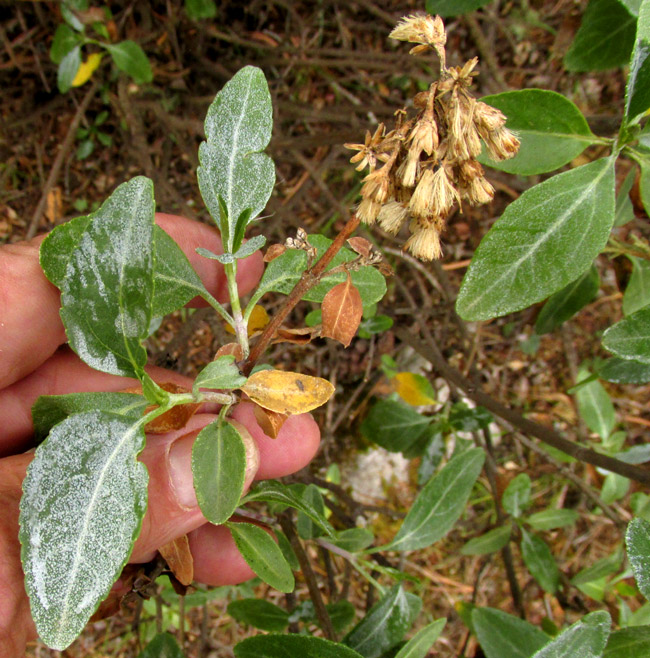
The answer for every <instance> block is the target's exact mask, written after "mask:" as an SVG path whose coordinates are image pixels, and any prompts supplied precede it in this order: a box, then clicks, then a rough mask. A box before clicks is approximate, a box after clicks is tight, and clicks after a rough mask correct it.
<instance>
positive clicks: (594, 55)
mask: <svg viewBox="0 0 650 658" xmlns="http://www.w3.org/2000/svg"><path fill="white" fill-rule="evenodd" d="M635 32H636V18H635V17H634V16H632V14H630V13H629V12H628V11H627V9H626V8H625V7H624V6H623V5H622V4H621V3H620V2H618V0H589V4H588V5H587V9H586V10H585V13H584V14H583V16H582V23H581V25H580V29H579V30H578V33H577V34H576V36H575V39H574V40H573V43H572V44H571V47H570V48H569V51H568V52H567V54H566V55H565V56H564V66H565V68H566V69H567V71H573V72H580V71H602V70H605V69H612V68H616V67H617V66H623V65H625V64H627V62H628V60H629V59H630V53H631V52H632V48H633V46H634V36H635Z"/></svg>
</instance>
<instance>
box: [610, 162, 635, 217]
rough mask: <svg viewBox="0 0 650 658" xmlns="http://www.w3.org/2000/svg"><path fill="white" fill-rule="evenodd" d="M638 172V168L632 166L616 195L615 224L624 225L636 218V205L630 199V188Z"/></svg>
mask: <svg viewBox="0 0 650 658" xmlns="http://www.w3.org/2000/svg"><path fill="white" fill-rule="evenodd" d="M636 172H637V168H636V167H632V168H631V169H630V171H629V172H628V174H627V176H626V177H625V179H624V180H623V182H622V183H621V187H620V188H619V190H618V194H617V195H616V213H615V217H614V226H623V225H624V224H627V223H628V222H631V221H632V220H633V219H634V206H633V205H632V200H631V199H630V190H631V189H632V186H633V185H634V179H635V178H636Z"/></svg>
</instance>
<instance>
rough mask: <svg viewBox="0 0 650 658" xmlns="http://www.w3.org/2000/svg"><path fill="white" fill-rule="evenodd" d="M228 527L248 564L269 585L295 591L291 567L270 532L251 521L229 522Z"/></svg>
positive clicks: (286, 590) (285, 590) (282, 590)
mask: <svg viewBox="0 0 650 658" xmlns="http://www.w3.org/2000/svg"><path fill="white" fill-rule="evenodd" d="M228 529H229V530H230V532H231V533H232V536H233V539H234V540H235V545H236V546H237V550H239V552H240V553H241V554H242V557H243V558H244V560H246V563H247V564H248V566H249V567H250V568H251V569H252V570H253V571H254V572H255V573H256V574H257V575H258V576H259V577H260V578H261V579H262V580H263V581H264V582H265V583H266V584H267V585H270V586H271V587H274V588H275V589H277V590H278V591H280V592H292V591H293V588H294V587H295V581H294V578H293V573H292V571H291V567H290V566H289V564H288V562H287V561H286V560H285V559H284V555H282V551H281V550H280V549H279V548H278V545H277V544H276V543H275V542H274V541H273V539H271V537H270V536H269V534H268V532H266V531H265V530H262V528H260V527H258V526H256V525H253V524H251V523H228Z"/></svg>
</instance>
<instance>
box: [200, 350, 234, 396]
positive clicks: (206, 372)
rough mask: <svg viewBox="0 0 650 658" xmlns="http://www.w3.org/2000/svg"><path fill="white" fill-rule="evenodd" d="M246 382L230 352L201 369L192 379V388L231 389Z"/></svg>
mask: <svg viewBox="0 0 650 658" xmlns="http://www.w3.org/2000/svg"><path fill="white" fill-rule="evenodd" d="M245 382H246V377H244V376H243V375H241V374H240V373H239V368H238V367H237V366H236V365H235V357H234V356H233V355H231V354H225V355H224V356H220V357H218V358H217V359H215V360H214V361H212V362H210V363H208V365H207V366H206V367H205V368H203V370H201V372H200V373H199V374H198V376H197V378H196V379H195V380H194V385H193V389H194V391H195V392H196V391H198V390H199V389H200V388H212V389H216V388H219V389H232V388H240V387H241V386H243V385H244V384H245Z"/></svg>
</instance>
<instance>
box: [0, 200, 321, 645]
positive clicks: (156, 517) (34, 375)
mask: <svg viewBox="0 0 650 658" xmlns="http://www.w3.org/2000/svg"><path fill="white" fill-rule="evenodd" d="M156 223H157V224H158V225H159V226H160V227H161V228H162V229H163V230H165V231H166V232H167V233H168V234H169V235H171V236H172V237H173V238H174V239H175V240H176V241H177V242H178V244H179V245H180V247H181V248H182V249H183V251H184V252H185V254H186V255H187V257H188V258H189V260H190V262H191V263H192V265H193V266H194V268H195V270H196V271H197V273H198V274H199V276H200V277H201V279H202V281H203V283H204V285H205V286H206V288H207V289H208V290H209V291H210V292H211V293H212V294H213V295H214V296H215V297H216V298H217V299H218V300H219V301H222V302H223V301H227V292H226V291H227V285H226V278H225V275H224V272H223V269H222V268H221V266H220V265H219V264H218V263H216V261H214V260H208V259H205V258H202V257H200V256H198V255H197V254H196V252H195V248H196V247H198V246H201V247H205V248H207V249H209V250H211V251H213V252H215V253H221V252H222V245H221V240H220V238H219V235H218V234H217V233H216V232H215V231H214V230H212V229H211V228H210V227H208V226H206V225H204V224H199V223H197V222H192V221H191V220H188V219H186V218H183V217H177V216H173V215H165V214H160V213H159V214H157V215H156ZM42 240H43V236H40V237H38V238H35V239H34V240H32V241H30V242H25V243H18V244H15V245H5V246H3V247H0V418H1V419H2V426H3V427H2V434H1V435H0V658H17V657H19V656H23V655H24V652H25V646H26V643H27V642H28V641H30V640H33V639H35V638H36V629H35V627H34V623H33V621H32V617H31V614H30V609H29V601H28V598H27V594H26V593H25V586H24V575H23V572H22V567H21V563H20V544H19V542H18V514H19V502H20V496H21V493H22V489H21V486H22V481H23V479H24V477H25V472H26V469H27V466H28V465H29V462H30V461H31V460H32V458H33V451H32V450H31V449H32V448H33V445H34V441H33V425H32V420H31V411H30V410H31V406H32V404H33V403H34V401H35V400H36V398H37V397H38V396H39V395H60V394H64V393H77V392H82V391H119V390H122V389H125V388H128V387H129V386H133V385H134V384H135V383H136V382H135V381H134V380H130V379H126V378H123V377H116V376H114V375H108V374H105V373H101V372H98V371H96V370H92V369H91V368H89V367H88V366H86V365H85V364H84V363H83V362H82V361H81V360H80V359H79V358H78V357H77V356H76V355H75V354H74V353H72V352H71V351H70V350H69V349H68V348H67V347H66V346H65V342H66V336H65V331H64V328H63V325H62V323H61V320H60V318H59V307H60V296H59V291H58V290H57V289H56V288H55V287H54V286H53V285H52V284H51V283H50V282H49V281H48V280H47V279H46V278H45V276H44V274H43V272H42V270H41V268H40V265H39V261H38V249H39V246H40V243H41V242H42ZM262 271H263V263H262V258H261V255H260V253H259V252H257V253H256V254H253V255H252V256H250V257H249V258H247V259H244V260H242V261H239V271H238V276H237V281H238V286H239V291H240V294H245V293H246V292H248V291H250V290H251V289H252V288H253V287H254V286H255V284H256V283H257V281H258V280H259V278H260V276H261V274H262ZM189 305H190V306H195V305H196V306H199V305H201V303H200V302H199V301H198V300H193V302H191V303H190V304H189ZM148 372H149V374H150V375H151V376H152V377H153V378H154V379H155V380H156V381H158V382H160V383H164V382H173V383H176V384H179V385H181V386H183V385H184V386H187V387H191V381H190V380H188V379H187V378H185V377H182V376H180V375H178V374H177V373H173V372H171V371H167V370H164V369H162V368H156V367H150V368H148ZM233 417H234V418H236V419H237V420H238V421H239V422H241V423H242V424H243V425H244V426H245V427H246V428H247V429H248V431H249V433H250V434H251V436H252V438H253V442H251V443H250V444H249V445H248V447H247V460H248V468H247V485H249V484H250V483H251V482H252V481H253V480H256V479H267V478H277V477H282V476H285V475H289V474H291V473H294V472H296V471H298V470H300V469H301V468H303V467H304V466H305V465H307V464H308V463H309V461H310V460H311V459H312V457H313V456H314V454H315V453H316V451H317V449H318V444H319V441H320V432H319V429H318V426H317V425H316V423H315V422H314V420H313V418H312V417H311V416H310V415H309V414H302V415H299V416H292V417H290V418H289V419H288V420H287V421H286V423H285V424H284V425H283V427H282V429H281V431H280V433H279V435H278V437H277V438H276V439H270V438H269V437H268V436H266V435H265V434H264V432H263V431H262V430H261V428H260V427H259V425H258V424H257V422H256V420H255V417H254V414H253V413H252V405H251V404H250V403H241V404H240V405H237V407H235V408H234V410H233ZM214 418H215V416H214V414H210V413H199V414H197V415H195V416H194V417H193V418H192V419H191V421H190V422H189V423H188V425H187V426H186V427H185V428H183V429H182V430H176V431H174V432H169V433H167V434H162V435H155V436H149V437H147V445H146V447H145V449H144V451H143V452H142V454H141V456H140V460H141V461H142V462H144V463H145V464H146V466H147V468H148V470H149V506H148V508H147V512H146V514H145V517H144V520H143V524H142V532H141V534H140V537H139V538H138V540H137V541H136V543H135V546H134V549H133V552H132V554H131V558H130V562H133V563H138V562H147V561H149V560H150V559H152V557H153V556H154V555H155V554H156V550H157V548H158V547H160V546H163V545H164V544H166V543H167V542H169V541H171V540H172V539H175V538H176V537H181V536H182V535H185V534H187V535H188V538H189V544H190V549H191V551H192V554H193V556H194V561H195V577H196V579H197V580H199V581H200V582H202V583H204V584H206V585H225V584H235V583H238V582H243V581H245V580H247V579H248V578H251V577H252V576H253V573H252V572H251V570H250V568H249V567H248V565H247V564H246V563H245V561H244V560H243V558H242V557H241V555H239V553H238V552H237V549H236V548H235V545H234V541H233V539H232V537H231V535H230V533H229V532H228V530H227V529H225V528H223V527H216V526H212V525H210V524H209V523H207V522H206V519H205V518H204V517H203V515H202V514H201V511H200V510H199V508H198V506H197V503H196V498H195V496H194V491H193V486H192V473H191V464H190V457H191V449H192V444H193V442H194V439H195V438H196V435H197V434H198V432H199V431H200V429H201V428H202V427H204V426H205V425H206V424H208V423H209V422H211V421H212V420H214Z"/></svg>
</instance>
